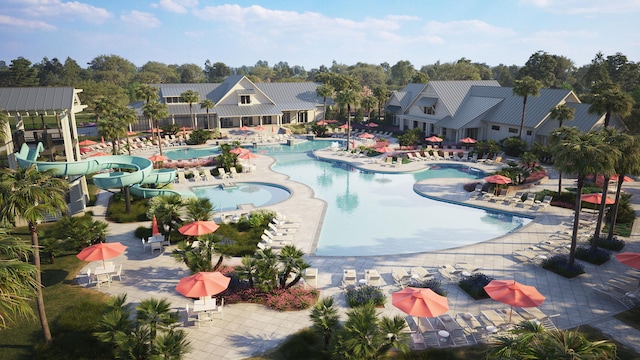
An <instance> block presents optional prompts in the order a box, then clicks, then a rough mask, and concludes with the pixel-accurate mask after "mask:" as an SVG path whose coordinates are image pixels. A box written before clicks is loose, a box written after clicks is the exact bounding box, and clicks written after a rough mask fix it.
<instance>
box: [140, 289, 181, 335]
mask: <svg viewBox="0 0 640 360" xmlns="http://www.w3.org/2000/svg"><path fill="white" fill-rule="evenodd" d="M136 313H137V318H138V323H140V324H143V325H147V326H149V329H150V330H151V334H150V335H151V345H152V346H153V342H154V341H155V338H156V335H157V333H158V330H169V329H171V328H173V327H175V326H176V323H177V322H178V320H179V315H178V312H177V311H171V303H170V302H169V301H168V300H167V299H155V298H151V299H146V300H142V301H141V302H140V304H138V306H136Z"/></svg>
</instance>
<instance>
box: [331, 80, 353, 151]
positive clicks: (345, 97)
mask: <svg viewBox="0 0 640 360" xmlns="http://www.w3.org/2000/svg"><path fill="white" fill-rule="evenodd" d="M336 100H337V101H338V103H339V104H340V107H341V108H342V107H343V106H346V107H347V147H346V149H347V150H349V146H350V144H351V104H353V103H356V102H357V101H358V91H357V90H356V89H354V88H351V87H348V88H345V89H343V90H342V91H339V92H338V95H337V97H336Z"/></svg>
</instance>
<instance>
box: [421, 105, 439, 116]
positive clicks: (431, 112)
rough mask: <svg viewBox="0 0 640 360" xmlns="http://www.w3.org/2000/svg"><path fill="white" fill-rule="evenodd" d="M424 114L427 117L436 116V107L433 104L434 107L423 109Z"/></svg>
mask: <svg viewBox="0 0 640 360" xmlns="http://www.w3.org/2000/svg"><path fill="white" fill-rule="evenodd" d="M422 112H424V113H425V114H427V115H435V114H436V105H435V104H433V106H425V107H423V108H422Z"/></svg>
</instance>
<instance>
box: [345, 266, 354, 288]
mask: <svg viewBox="0 0 640 360" xmlns="http://www.w3.org/2000/svg"><path fill="white" fill-rule="evenodd" d="M355 285H356V271H355V269H344V270H343V271H342V287H343V288H346V287H347V286H355Z"/></svg>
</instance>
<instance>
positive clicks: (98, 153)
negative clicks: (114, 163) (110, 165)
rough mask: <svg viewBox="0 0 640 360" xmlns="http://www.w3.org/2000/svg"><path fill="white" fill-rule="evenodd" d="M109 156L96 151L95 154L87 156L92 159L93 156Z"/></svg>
mask: <svg viewBox="0 0 640 360" xmlns="http://www.w3.org/2000/svg"><path fill="white" fill-rule="evenodd" d="M109 155H111V154H107V153H105V152H102V151H98V152H96V153H93V154H91V155H89V157H94V156H109Z"/></svg>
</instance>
